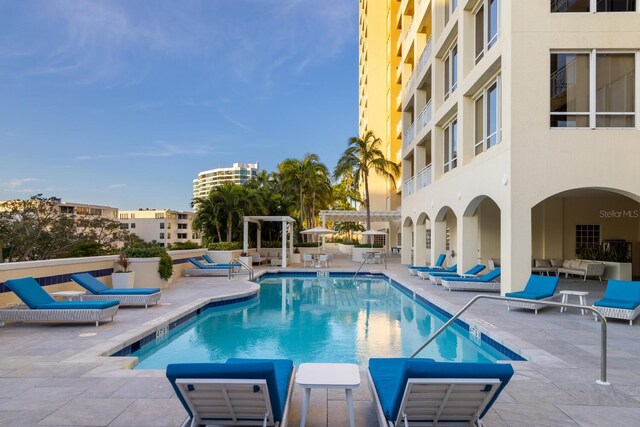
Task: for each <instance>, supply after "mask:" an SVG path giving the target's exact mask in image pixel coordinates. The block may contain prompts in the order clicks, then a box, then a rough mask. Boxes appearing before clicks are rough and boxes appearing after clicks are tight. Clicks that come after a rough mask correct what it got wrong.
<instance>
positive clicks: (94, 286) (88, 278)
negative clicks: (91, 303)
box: [71, 273, 110, 294]
mask: <svg viewBox="0 0 640 427" xmlns="http://www.w3.org/2000/svg"><path fill="white" fill-rule="evenodd" d="M71 280H73V281H74V282H76V283H77V284H79V285H80V286H82V287H83V288H85V289H86V290H88V291H89V292H91V293H92V294H99V293H100V292H102V291H106V290H108V289H110V288H109V287H108V286H107V285H105V284H104V283H102V282H101V281H99V280H98V279H96V278H95V277H93V276H92V275H90V274H89V273H78V274H72V275H71Z"/></svg>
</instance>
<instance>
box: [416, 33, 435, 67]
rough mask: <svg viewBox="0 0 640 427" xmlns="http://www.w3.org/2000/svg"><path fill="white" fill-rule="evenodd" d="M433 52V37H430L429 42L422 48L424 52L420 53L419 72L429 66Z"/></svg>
mask: <svg viewBox="0 0 640 427" xmlns="http://www.w3.org/2000/svg"><path fill="white" fill-rule="evenodd" d="M432 52H433V37H429V40H427V44H426V45H425V46H424V49H422V53H421V54H420V59H419V60H418V70H419V71H418V72H422V71H424V70H425V69H426V68H427V63H428V62H429V58H431V53H432Z"/></svg>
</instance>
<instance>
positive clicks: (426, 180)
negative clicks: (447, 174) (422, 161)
mask: <svg viewBox="0 0 640 427" xmlns="http://www.w3.org/2000/svg"><path fill="white" fill-rule="evenodd" d="M416 179H417V180H418V190H420V189H421V188H424V187H426V186H428V185H431V182H432V178H431V165H427V166H425V167H424V168H422V169H420V172H418V175H416Z"/></svg>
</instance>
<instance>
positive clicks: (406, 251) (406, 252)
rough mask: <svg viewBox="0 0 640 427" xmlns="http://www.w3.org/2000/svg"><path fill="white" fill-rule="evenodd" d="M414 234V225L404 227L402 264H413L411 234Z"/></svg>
mask: <svg viewBox="0 0 640 427" xmlns="http://www.w3.org/2000/svg"><path fill="white" fill-rule="evenodd" d="M412 232H413V224H411V225H409V226H404V225H403V226H402V249H401V251H400V253H401V262H402V264H413V260H412V259H411V233H412Z"/></svg>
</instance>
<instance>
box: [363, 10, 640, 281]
mask: <svg viewBox="0 0 640 427" xmlns="http://www.w3.org/2000/svg"><path fill="white" fill-rule="evenodd" d="M637 3H638V2H637V1H635V0H632V1H629V0H620V1H615V0H610V1H598V0H583V1H577V0H573V1H571V0H549V1H545V0H538V1H506V0H469V1H461V0H439V1H433V0H402V1H400V0H388V1H371V0H369V1H366V0H363V1H361V2H360V7H361V12H362V13H361V22H360V34H361V51H360V76H361V77H360V79H361V81H360V90H361V92H360V108H361V117H360V127H361V130H362V129H374V126H383V125H384V120H383V119H382V118H381V117H382V113H380V112H378V113H376V114H377V115H376V116H375V117H376V119H375V120H372V117H373V114H374V113H373V111H374V108H375V109H376V110H375V111H378V109H379V111H382V110H384V108H385V106H384V105H381V103H382V101H381V100H384V101H385V102H386V103H387V105H386V109H387V110H388V111H391V113H390V117H391V120H388V121H387V123H388V124H392V123H393V114H394V113H395V109H396V108H397V106H398V105H399V108H400V114H401V115H402V120H401V125H400V126H401V129H400V131H401V132H402V148H401V150H402V152H401V158H402V171H403V176H402V188H401V193H402V231H401V246H402V251H401V253H402V261H403V263H406V264H409V263H412V264H426V263H429V262H431V261H432V260H435V259H436V258H437V256H438V254H440V253H446V254H447V255H448V257H447V262H448V264H450V265H451V264H454V263H455V264H457V265H458V270H459V271H465V270H467V269H468V268H470V267H471V266H473V265H474V264H476V263H483V264H485V265H486V264H488V263H489V260H490V259H493V260H495V261H497V260H499V261H500V265H501V269H502V276H501V284H502V285H501V286H502V291H503V292H505V291H510V290H519V289H522V288H523V287H524V285H525V283H526V281H527V278H528V277H529V275H530V274H531V272H532V267H536V266H539V267H544V265H546V264H547V263H549V264H553V265H557V264H563V263H569V262H570V260H573V259H576V258H588V257H593V258H602V257H603V256H602V255H598V254H597V251H598V250H599V249H601V248H607V247H608V248H610V247H612V246H611V244H610V243H611V241H616V242H620V241H622V242H626V243H623V244H622V245H618V246H617V247H625V248H628V247H631V248H632V249H631V251H630V252H629V251H625V254H619V255H620V256H616V257H615V258H616V259H617V260H619V261H624V260H625V259H626V258H625V257H627V256H631V258H630V261H631V264H632V271H631V272H629V273H624V274H623V273H621V272H620V268H618V267H617V266H616V264H615V263H614V264H611V263H610V264H607V268H606V270H605V277H610V278H613V277H616V276H621V275H631V274H633V275H634V276H638V275H640V244H639V241H640V204H639V203H638V202H639V201H640V167H638V159H640V127H639V126H640V117H639V112H640V94H639V93H638V90H639V87H640V53H639V51H640V13H638V12H639V11H638V4H637ZM385 16H389V17H390V19H391V22H390V25H389V23H388V22H385V20H384V17H385ZM374 17H375V18H374ZM385 24H386V26H385ZM374 25H375V27H374ZM396 32H397V33H398V35H397V37H395V36H394V34H395V33H396ZM382 34H384V36H383V35H382ZM385 52H386V54H387V55H390V56H391V58H389V57H388V56H387V61H388V65H389V66H388V67H387V69H386V70H385V72H381V69H384V66H381V65H380V64H382V63H384V60H383V59H380V58H382V57H383V56H384V54H385ZM374 61H375V62H374ZM394 64H399V67H398V68H394ZM390 81H391V87H389V85H390V84H389V82H390ZM398 82H399V84H400V87H401V88H402V90H401V91H399V90H396V89H394V88H395V87H396V86H397V85H398ZM382 88H385V90H387V93H388V94H389V95H390V96H387V97H386V98H385V97H384V96H383V95H382V94H379V93H377V92H378V91H381V90H383V89H382ZM394 93H395V94H396V96H397V99H396V97H394V96H393V95H394ZM374 94H375V97H374ZM374 100H375V104H374ZM398 100H399V101H398ZM374 106H375V107H374ZM363 112H364V113H363ZM388 129H389V125H387V127H386V128H385V130H388ZM374 130H376V132H381V131H379V130H377V128H375V129H374ZM391 130H392V131H395V130H396V129H394V128H393V127H391ZM392 135H393V132H392ZM389 141H390V144H391V145H393V143H394V141H395V140H394V138H391V139H390V140H389ZM393 154H394V153H393V149H392V150H391V152H390V155H391V156H393ZM616 245H617V243H616ZM594 249H595V251H593V250H594ZM590 250H591V251H590Z"/></svg>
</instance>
